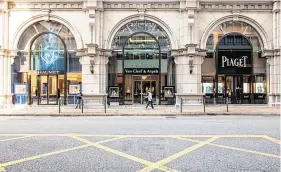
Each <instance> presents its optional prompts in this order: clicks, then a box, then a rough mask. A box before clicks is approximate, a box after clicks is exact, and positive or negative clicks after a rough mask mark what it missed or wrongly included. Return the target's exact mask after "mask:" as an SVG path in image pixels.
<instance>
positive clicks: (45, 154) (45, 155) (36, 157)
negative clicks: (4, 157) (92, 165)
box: [0, 144, 91, 167]
mask: <svg viewBox="0 0 281 172" xmlns="http://www.w3.org/2000/svg"><path fill="white" fill-rule="evenodd" d="M89 146H91V145H89V144H86V145H82V146H76V147H72V148H68V149H63V150H59V151H55V152H49V153H44V154H41V155H36V156H32V157H28V158H23V159H19V160H15V161H10V162H6V163H3V164H0V166H2V167H7V166H10V165H15V164H18V163H22V162H26V161H31V160H35V159H40V158H44V157H48V156H51V155H57V154H60V153H65V152H69V151H73V150H77V149H82V148H85V147H89Z"/></svg>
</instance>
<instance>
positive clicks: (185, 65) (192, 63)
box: [172, 44, 203, 105]
mask: <svg viewBox="0 0 281 172" xmlns="http://www.w3.org/2000/svg"><path fill="white" fill-rule="evenodd" d="M195 47H196V44H187V45H186V48H184V49H178V50H173V51H172V56H174V57H175V63H176V85H177V93H176V104H177V105H178V104H180V99H181V98H183V99H184V100H185V101H184V102H186V103H196V104H198V103H201V99H202V96H203V94H202V89H201V65H202V63H203V57H202V56H201V54H200V53H199V52H198V51H197V49H196V48H195Z"/></svg>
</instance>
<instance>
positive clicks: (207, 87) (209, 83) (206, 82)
mask: <svg viewBox="0 0 281 172" xmlns="http://www.w3.org/2000/svg"><path fill="white" fill-rule="evenodd" d="M202 93H203V94H213V93H214V77H208V76H203V77H202Z"/></svg>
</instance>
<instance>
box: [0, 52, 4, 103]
mask: <svg viewBox="0 0 281 172" xmlns="http://www.w3.org/2000/svg"><path fill="white" fill-rule="evenodd" d="M4 55H5V51H4V50H3V49H1V50H0V105H3V104H4V101H5V96H4V85H5V84H4Z"/></svg>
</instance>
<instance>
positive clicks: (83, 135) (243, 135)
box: [0, 133, 264, 138]
mask: <svg viewBox="0 0 281 172" xmlns="http://www.w3.org/2000/svg"><path fill="white" fill-rule="evenodd" d="M0 136H62V137H67V136H68V137H71V136H78V137H124V136H126V137H134V138H142V137H144V138H157V137H163V138H173V137H200V138H210V137H226V138H229V137H233V138H235V137H237V138H241V137H249V138H250V137H251V138H263V137H264V135H247V134H242V135H113V134H112V135H108V134H104V135H103V134H75V133H69V134H0Z"/></svg>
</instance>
